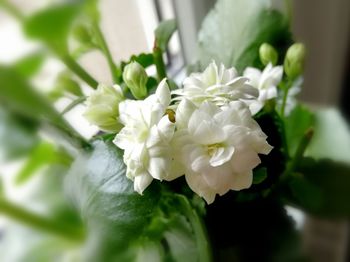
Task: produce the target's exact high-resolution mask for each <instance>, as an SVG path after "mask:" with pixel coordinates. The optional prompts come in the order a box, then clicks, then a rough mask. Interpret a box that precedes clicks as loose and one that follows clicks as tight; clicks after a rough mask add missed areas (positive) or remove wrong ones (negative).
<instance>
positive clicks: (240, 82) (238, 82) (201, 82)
mask: <svg viewBox="0 0 350 262" xmlns="http://www.w3.org/2000/svg"><path fill="white" fill-rule="evenodd" d="M247 81H248V79H247V78H246V77H239V76H238V74H237V71H236V69H235V68H233V67H232V68H229V69H226V68H225V66H224V65H223V64H220V67H218V66H217V65H216V63H215V62H212V63H211V64H210V65H209V66H208V67H207V68H206V69H205V70H204V72H203V73H192V74H191V75H190V76H189V77H187V78H186V79H185V80H184V82H183V88H182V89H178V90H175V91H173V93H174V94H176V95H179V96H180V97H178V98H177V99H178V100H181V99H182V98H186V99H188V100H190V101H192V102H193V103H194V104H196V105H197V106H199V105H200V104H201V103H203V102H204V101H210V102H212V103H214V104H216V105H218V106H222V105H224V104H228V103H229V102H230V101H234V100H239V99H255V98H256V97H257V96H258V95H259V92H258V90H256V88H254V87H252V86H251V85H249V84H248V83H247Z"/></svg>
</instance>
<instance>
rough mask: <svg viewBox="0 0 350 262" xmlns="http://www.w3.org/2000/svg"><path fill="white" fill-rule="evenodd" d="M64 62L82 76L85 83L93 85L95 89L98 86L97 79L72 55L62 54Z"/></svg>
mask: <svg viewBox="0 0 350 262" xmlns="http://www.w3.org/2000/svg"><path fill="white" fill-rule="evenodd" d="M60 58H61V60H62V61H63V63H64V64H65V65H66V66H67V67H68V68H69V69H70V70H71V71H72V72H73V73H75V74H76V75H77V76H78V77H80V78H81V79H82V80H83V81H84V82H85V83H87V84H88V85H89V86H91V87H92V88H93V89H96V88H97V85H98V83H97V81H96V80H95V79H94V78H93V77H92V76H90V75H89V74H88V73H87V72H86V71H85V69H84V68H82V67H81V66H80V65H79V64H78V63H77V62H76V61H75V60H74V59H73V58H72V57H71V56H70V55H64V56H60Z"/></svg>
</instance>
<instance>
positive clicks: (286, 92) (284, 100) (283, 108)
mask: <svg viewBox="0 0 350 262" xmlns="http://www.w3.org/2000/svg"><path fill="white" fill-rule="evenodd" d="M291 86H292V81H289V80H288V81H287V84H286V85H285V87H284V93H283V100H282V106H281V116H282V117H284V113H285V109H286V104H287V98H288V92H289V88H290V87H291Z"/></svg>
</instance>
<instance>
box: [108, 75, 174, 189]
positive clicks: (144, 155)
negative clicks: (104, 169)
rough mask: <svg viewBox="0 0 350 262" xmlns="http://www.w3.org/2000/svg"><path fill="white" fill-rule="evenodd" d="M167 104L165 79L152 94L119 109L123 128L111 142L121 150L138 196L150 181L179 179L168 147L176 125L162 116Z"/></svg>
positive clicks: (167, 91)
mask: <svg viewBox="0 0 350 262" xmlns="http://www.w3.org/2000/svg"><path fill="white" fill-rule="evenodd" d="M169 103H170V90H169V87H168V85H167V83H166V81H165V79H164V80H163V81H162V82H161V83H160V84H159V86H158V88H157V91H156V93H155V94H153V95H151V96H149V97H148V98H146V99H145V100H138V101H135V100H126V101H124V102H122V103H121V104H120V106H119V111H120V117H119V119H120V122H121V123H122V124H123V125H124V128H123V129H122V130H121V131H120V132H119V134H117V136H116V137H115V139H114V141H113V142H114V143H115V144H116V145H117V146H118V147H119V148H121V149H124V163H125V164H126V166H127V171H126V175H127V177H128V178H130V179H132V180H134V189H135V191H137V192H139V193H140V194H142V192H143V191H144V189H145V188H146V187H148V186H149V185H150V183H151V182H152V180H153V178H155V179H159V180H172V179H175V178H176V177H177V176H178V175H179V174H178V173H177V168H176V166H175V165H174V163H173V161H172V149H171V147H170V142H171V140H172V138H173V135H174V132H175V124H174V123H172V122H171V121H170V120H169V118H168V115H166V114H165V112H166V108H167V107H168V105H169Z"/></svg>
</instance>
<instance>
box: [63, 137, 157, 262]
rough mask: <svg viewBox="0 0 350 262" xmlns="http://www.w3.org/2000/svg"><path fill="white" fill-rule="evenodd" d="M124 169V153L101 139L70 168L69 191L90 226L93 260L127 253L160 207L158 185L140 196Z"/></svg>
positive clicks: (90, 256)
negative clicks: (89, 152)
mask: <svg viewBox="0 0 350 262" xmlns="http://www.w3.org/2000/svg"><path fill="white" fill-rule="evenodd" d="M125 171H126V170H125V165H124V163H123V160H122V152H120V151H119V150H118V149H117V148H116V146H114V145H112V143H111V142H110V143H108V144H105V143H103V142H101V141H96V142H95V149H94V151H93V152H92V154H91V155H89V156H87V157H86V158H85V157H82V158H81V159H80V160H78V161H77V162H76V163H75V164H74V165H73V168H72V170H71V171H70V174H69V178H68V179H69V182H67V186H68V190H69V192H70V194H71V196H72V198H73V200H74V201H75V202H76V203H77V205H78V206H79V208H80V210H81V213H82V216H83V219H84V220H85V221H86V222H87V225H88V226H89V234H88V236H89V238H90V240H88V243H89V245H90V246H89V247H88V248H87V250H88V251H89V252H88V254H87V257H89V259H90V261H113V260H115V259H118V258H120V256H122V255H128V254H125V252H126V251H127V250H129V249H130V246H131V245H132V244H133V243H135V242H136V241H137V240H138V239H139V237H140V235H142V232H143V230H144V228H145V227H146V226H147V225H148V224H149V222H150V219H151V218H152V216H153V212H154V211H155V209H156V208H157V205H158V202H159V200H160V192H159V188H157V186H156V185H154V186H153V187H151V188H149V189H148V190H146V192H145V193H144V195H143V196H141V195H139V194H137V193H135V192H134V189H133V183H132V182H131V181H130V180H129V179H128V178H126V176H125ZM131 255H135V254H131Z"/></svg>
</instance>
